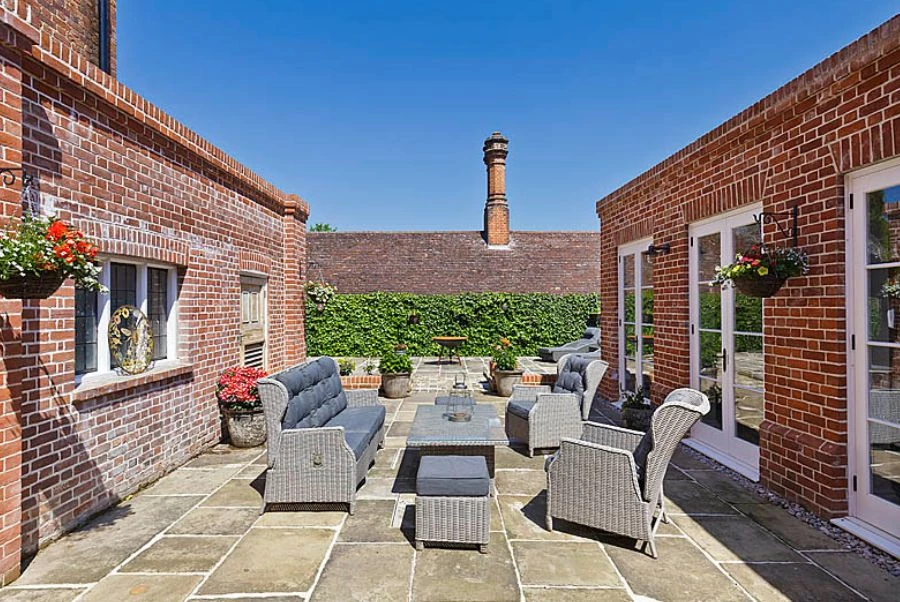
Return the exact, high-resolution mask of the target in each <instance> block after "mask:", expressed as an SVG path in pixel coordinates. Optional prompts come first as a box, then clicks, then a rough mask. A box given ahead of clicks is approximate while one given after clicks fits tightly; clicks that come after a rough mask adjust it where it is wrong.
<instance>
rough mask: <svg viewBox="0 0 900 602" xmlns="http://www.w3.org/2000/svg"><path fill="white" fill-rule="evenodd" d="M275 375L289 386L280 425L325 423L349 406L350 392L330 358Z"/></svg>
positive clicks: (296, 426)
mask: <svg viewBox="0 0 900 602" xmlns="http://www.w3.org/2000/svg"><path fill="white" fill-rule="evenodd" d="M275 379H276V380H278V381H279V382H280V383H281V384H283V385H284V386H285V388H287V390H288V404H287V409H286V410H285V412H284V417H283V418H282V419H281V428H284V429H293V428H315V427H318V426H322V425H324V424H325V423H326V422H328V421H329V420H331V419H332V418H334V417H335V416H336V415H338V414H339V413H340V412H342V411H343V410H344V408H346V407H347V395H346V394H345V393H344V387H343V386H342V385H341V377H340V375H339V374H338V371H337V368H336V366H335V363H334V360H332V359H331V358H325V357H323V358H319V359H317V360H314V361H312V362H309V363H307V364H304V365H302V366H297V367H296V368H291V369H290V370H285V371H284V372H281V373H279V374H277V375H275Z"/></svg>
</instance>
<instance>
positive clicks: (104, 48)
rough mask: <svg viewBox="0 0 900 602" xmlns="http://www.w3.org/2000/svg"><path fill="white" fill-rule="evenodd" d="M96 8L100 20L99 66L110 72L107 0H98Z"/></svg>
mask: <svg viewBox="0 0 900 602" xmlns="http://www.w3.org/2000/svg"><path fill="white" fill-rule="evenodd" d="M97 10H98V13H99V14H98V17H99V21H100V57H99V58H100V68H101V69H103V70H104V71H106V72H107V73H110V70H111V68H112V65H111V64H110V60H109V45H110V44H109V42H110V35H109V0H98V2H97Z"/></svg>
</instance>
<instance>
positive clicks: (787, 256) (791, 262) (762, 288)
mask: <svg viewBox="0 0 900 602" xmlns="http://www.w3.org/2000/svg"><path fill="white" fill-rule="evenodd" d="M808 272H809V261H808V259H807V256H806V253H804V252H802V251H800V250H798V249H767V248H766V247H765V245H753V246H752V247H750V249H748V250H747V251H744V252H743V253H739V254H738V255H737V256H736V257H735V262H734V263H732V264H729V265H726V266H722V267H718V268H716V277H715V279H714V280H713V282H712V284H719V285H727V284H732V285H734V287H735V288H736V289H737V290H738V291H740V292H741V293H742V294H744V295H747V296H748V297H759V298H766V297H771V296H772V295H774V294H775V293H777V292H778V291H779V290H780V289H781V287H782V286H784V283H785V281H786V280H787V279H788V278H793V277H794V276H803V275H805V274H807V273H808Z"/></svg>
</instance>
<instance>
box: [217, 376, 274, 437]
mask: <svg viewBox="0 0 900 602" xmlns="http://www.w3.org/2000/svg"><path fill="white" fill-rule="evenodd" d="M265 376H266V372H265V371H264V370H260V369H259V368H241V367H237V366H235V367H233V368H229V369H228V370H226V371H225V372H223V373H222V375H221V376H220V377H219V381H218V383H217V384H216V398H217V399H218V400H219V410H220V411H221V412H222V416H224V417H225V426H226V428H227V430H228V438H229V439H231V444H232V445H234V446H235V447H256V446H257V445H262V444H263V443H264V442H265V441H266V419H265V416H264V415H263V411H262V403H261V402H260V401H259V391H258V390H257V388H256V381H258V380H259V379H261V378H263V377H265Z"/></svg>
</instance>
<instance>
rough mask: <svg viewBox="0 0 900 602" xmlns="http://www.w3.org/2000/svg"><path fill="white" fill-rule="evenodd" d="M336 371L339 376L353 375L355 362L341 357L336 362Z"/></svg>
mask: <svg viewBox="0 0 900 602" xmlns="http://www.w3.org/2000/svg"><path fill="white" fill-rule="evenodd" d="M338 370H339V371H340V373H341V376H350V375H351V374H353V371H354V370H356V362H354V361H353V360H351V359H350V358H349V357H342V358H341V359H339V360H338Z"/></svg>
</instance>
